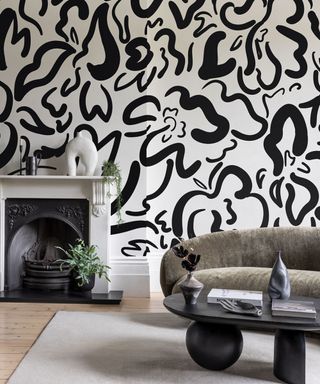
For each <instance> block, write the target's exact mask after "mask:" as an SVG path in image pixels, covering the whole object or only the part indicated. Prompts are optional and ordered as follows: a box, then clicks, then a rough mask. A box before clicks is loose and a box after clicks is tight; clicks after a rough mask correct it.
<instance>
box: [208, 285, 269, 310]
mask: <svg viewBox="0 0 320 384" xmlns="http://www.w3.org/2000/svg"><path fill="white" fill-rule="evenodd" d="M221 299H228V300H234V301H242V302H245V303H250V304H253V305H255V306H258V307H262V303H263V294H262V291H248V290H241V289H220V288H213V289H211V291H210V292H209V294H208V296H207V302H208V303H211V304H215V303H218V302H219V300H221Z"/></svg>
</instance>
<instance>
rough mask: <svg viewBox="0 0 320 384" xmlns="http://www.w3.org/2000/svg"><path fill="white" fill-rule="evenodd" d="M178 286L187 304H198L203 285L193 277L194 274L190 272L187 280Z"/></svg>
mask: <svg viewBox="0 0 320 384" xmlns="http://www.w3.org/2000/svg"><path fill="white" fill-rule="evenodd" d="M178 285H179V287H180V289H181V292H182V293H183V296H184V299H185V302H186V304H196V303H197V299H198V296H199V294H200V292H201V291H202V288H203V284H202V283H201V282H200V281H199V280H197V279H196V278H195V277H194V276H193V273H192V272H188V274H187V276H186V278H185V279H184V280H183V281H181V283H179V284H178Z"/></svg>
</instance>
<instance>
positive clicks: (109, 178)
mask: <svg viewBox="0 0 320 384" xmlns="http://www.w3.org/2000/svg"><path fill="white" fill-rule="evenodd" d="M102 176H103V180H104V182H105V183H107V184H109V185H111V184H113V183H114V184H115V186H116V194H117V200H116V205H117V217H118V220H117V221H118V224H120V223H121V222H122V218H121V206H122V194H121V182H122V178H121V170H120V167H119V165H118V164H116V163H114V162H113V161H111V160H108V161H104V162H103V165H102ZM109 197H111V194H110V192H109Z"/></svg>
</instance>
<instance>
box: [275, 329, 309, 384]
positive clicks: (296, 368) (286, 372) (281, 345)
mask: <svg viewBox="0 0 320 384" xmlns="http://www.w3.org/2000/svg"><path fill="white" fill-rule="evenodd" d="M305 349H306V347H305V336H304V332H303V331H288V330H283V329H278V330H277V331H276V334H275V339H274V363H273V373H274V375H275V376H276V377H277V378H278V379H280V380H282V381H284V382H285V383H288V384H305V371H306V355H305Z"/></svg>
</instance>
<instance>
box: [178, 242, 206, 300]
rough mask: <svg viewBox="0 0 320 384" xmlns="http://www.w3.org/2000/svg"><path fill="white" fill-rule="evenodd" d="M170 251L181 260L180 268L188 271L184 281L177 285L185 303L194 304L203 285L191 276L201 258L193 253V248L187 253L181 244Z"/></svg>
mask: <svg viewBox="0 0 320 384" xmlns="http://www.w3.org/2000/svg"><path fill="white" fill-rule="evenodd" d="M172 251H173V253H174V254H175V255H176V256H177V257H179V258H180V259H182V261H181V266H182V267H183V268H185V269H186V270H187V271H188V273H187V275H186V277H185V279H184V280H182V281H181V282H180V283H179V284H178V285H179V288H180V289H181V292H182V294H183V296H184V299H185V302H186V304H187V305H189V304H196V303H197V299H198V296H199V294H200V292H201V291H202V288H203V284H202V283H201V282H200V281H199V280H197V279H196V278H195V277H194V276H193V272H194V271H195V270H196V267H197V264H198V263H199V261H200V257H201V256H200V255H196V254H195V253H193V251H194V250H193V248H190V252H189V250H188V249H185V248H184V247H183V246H182V245H181V244H180V245H178V246H175V247H173V248H172Z"/></svg>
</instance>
